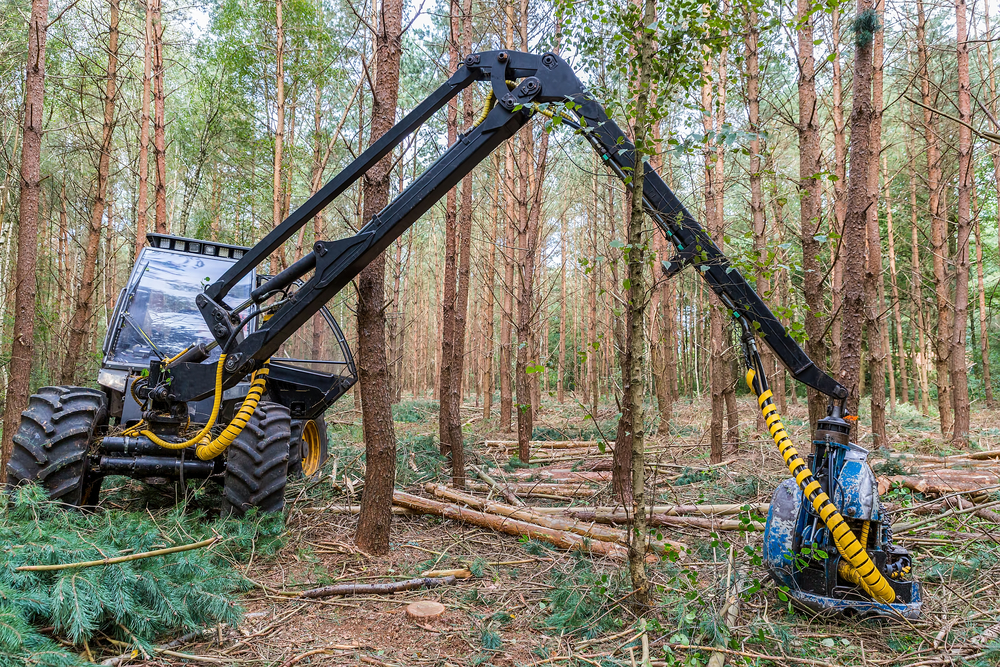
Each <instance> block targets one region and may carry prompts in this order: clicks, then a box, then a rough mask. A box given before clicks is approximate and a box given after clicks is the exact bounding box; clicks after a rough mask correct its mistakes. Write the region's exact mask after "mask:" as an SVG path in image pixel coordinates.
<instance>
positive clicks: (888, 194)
mask: <svg viewBox="0 0 1000 667" xmlns="http://www.w3.org/2000/svg"><path fill="white" fill-rule="evenodd" d="M882 174H883V177H882V179H883V180H884V181H885V236H886V239H887V240H888V242H889V244H888V245H889V281H890V283H889V284H890V286H891V288H892V319H893V322H894V323H895V325H896V352H897V356H898V360H899V361H898V363H899V381H900V389H901V391H902V396H903V402H904V403H908V402H909V400H910V385H909V381H908V380H907V377H906V346H905V345H904V341H905V340H906V338H904V337H903V316H902V314H901V312H900V310H901V309H900V305H899V281H898V279H897V273H896V239H895V238H894V231H893V225H892V183H891V181H890V179H889V162H888V158H883V160H882ZM892 409H893V410H895V405H893V406H892Z"/></svg>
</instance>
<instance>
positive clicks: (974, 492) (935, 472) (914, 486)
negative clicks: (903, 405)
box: [878, 451, 1000, 498]
mask: <svg viewBox="0 0 1000 667" xmlns="http://www.w3.org/2000/svg"><path fill="white" fill-rule="evenodd" d="M998 456H1000V452H996V451H991V452H969V453H963V454H955V455H952V456H928V455H925V454H910V453H906V452H893V453H892V454H890V455H889V460H890V461H892V462H895V463H898V464H900V465H902V466H903V467H904V468H906V469H907V471H908V472H907V474H904V475H891V476H888V475H883V476H880V477H879V478H878V484H879V493H885V492H886V491H888V490H889V489H890V488H892V486H893V485H894V484H899V485H902V486H903V487H905V488H907V489H910V490H911V491H916V492H918V493H922V494H924V495H928V496H943V495H948V494H953V493H961V494H966V495H968V496H970V497H973V498H977V497H985V496H986V492H987V491H989V490H991V488H997V487H998V486H1000V474H997V472H995V470H996V468H997V461H996V460H995V458H996V457H998Z"/></svg>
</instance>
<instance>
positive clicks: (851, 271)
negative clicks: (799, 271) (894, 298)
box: [839, 0, 875, 415]
mask: <svg viewBox="0 0 1000 667" xmlns="http://www.w3.org/2000/svg"><path fill="white" fill-rule="evenodd" d="M866 17H867V18H866ZM874 20H875V19H874V10H873V9H872V1H871V0H858V17H857V18H856V19H855V26H856V30H855V47H856V48H855V55H854V85H853V88H852V93H853V100H852V108H851V147H850V162H851V170H850V176H849V180H848V183H847V217H846V218H845V220H844V237H843V244H844V251H845V253H844V307H843V310H844V317H843V324H842V327H843V328H842V330H841V331H842V345H841V351H840V378H839V379H840V382H841V384H843V385H844V386H845V387H847V390H848V392H849V397H848V401H847V409H848V411H849V412H850V414H853V415H856V414H858V405H859V402H860V380H861V324H862V321H863V319H864V316H865V290H864V273H865V255H866V252H865V250H866V248H865V235H866V231H867V227H868V207H869V206H871V205H872V201H871V192H870V190H869V188H868V182H869V180H868V170H869V169H871V167H872V159H871V130H872V102H871V99H872V98H871V95H872V41H873V38H874V35H873V30H872V29H871V28H872V23H873V21H874ZM865 24H867V26H865ZM866 27H867V29H866Z"/></svg>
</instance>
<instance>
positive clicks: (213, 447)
mask: <svg viewBox="0 0 1000 667" xmlns="http://www.w3.org/2000/svg"><path fill="white" fill-rule="evenodd" d="M268 371H269V368H268V365H267V364H264V366H263V367H262V368H261V369H260V370H258V371H257V372H255V373H254V374H253V376H251V378H250V391H248V392H247V396H246V398H244V399H243V405H242V406H240V409H239V412H237V413H236V416H235V417H233V421H231V422H229V426H227V427H226V428H225V430H224V431H223V432H222V433H221V434H219V437H218V438H216V439H215V440H212V441H211V442H207V443H206V442H202V443H199V445H198V448H197V449H196V450H195V454H197V456H198V458H199V459H201V460H202V461H208V460H209V459H214V458H215V457H216V456H218V455H219V454H221V453H222V452H224V451H225V450H226V447H228V446H229V445H231V444H232V443H233V440H235V439H236V436H238V435H239V434H240V433H242V432H243V429H244V428H245V427H246V425H247V422H248V421H250V417H252V416H253V413H254V411H255V410H256V409H257V403H259V402H260V397H261V394H263V393H264V385H265V384H266V383H267V374H268ZM207 439H208V438H204V440H207Z"/></svg>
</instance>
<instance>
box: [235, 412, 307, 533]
mask: <svg viewBox="0 0 1000 667" xmlns="http://www.w3.org/2000/svg"><path fill="white" fill-rule="evenodd" d="M290 438H291V418H290V417H289V416H288V408H286V407H285V406H283V405H280V404H278V403H270V402H268V401H261V402H260V403H258V404H257V409H256V411H254V414H253V416H252V417H250V421H248V422H247V425H246V426H245V427H244V428H243V431H241V432H240V434H239V435H238V436H236V440H234V441H233V444H231V445H229V449H228V450H227V452H226V475H225V484H224V487H225V488H224V495H223V500H222V513H223V514H232V515H235V516H243V515H244V514H246V513H247V511H248V510H250V508H252V507H256V508H258V509H260V511H261V512H280V511H281V510H282V508H283V507H284V506H285V482H286V480H287V476H288V442H289V439H290Z"/></svg>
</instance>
